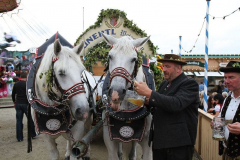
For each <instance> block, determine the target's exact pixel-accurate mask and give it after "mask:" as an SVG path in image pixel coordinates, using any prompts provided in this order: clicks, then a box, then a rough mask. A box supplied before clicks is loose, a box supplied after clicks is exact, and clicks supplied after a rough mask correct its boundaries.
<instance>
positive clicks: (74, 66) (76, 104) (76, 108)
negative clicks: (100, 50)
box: [35, 40, 89, 120]
mask: <svg viewBox="0 0 240 160" xmlns="http://www.w3.org/2000/svg"><path fill="white" fill-rule="evenodd" d="M83 46H84V43H83V42H82V43H81V44H80V45H78V46H76V47H75V48H73V49H70V48H68V47H65V46H62V45H61V44H60V41H59V40H56V41H55V42H54V43H53V44H51V45H50V46H49V47H48V48H47V50H46V52H45V54H44V57H43V59H42V61H41V64H40V66H39V69H38V72H37V75H36V81H35V88H36V90H37V96H38V97H40V99H41V100H42V101H43V102H45V103H47V104H49V105H53V104H55V103H56V102H55V101H53V99H52V98H51V97H50V96H49V95H51V94H52V95H54V96H55V97H58V98H59V99H61V100H62V101H65V102H66V104H67V105H69V108H70V112H71V113H72V116H73V117H74V118H75V119H76V120H84V119H86V118H87V117H88V111H89V104H88V100H87V97H86V91H85V88H84V84H83V82H82V77H81V75H82V72H83V71H84V70H85V67H84V65H83V64H82V62H81V59H80V52H81V51H82V50H83ZM49 71H50V74H49ZM44 72H45V74H44ZM60 103H62V102H60Z"/></svg>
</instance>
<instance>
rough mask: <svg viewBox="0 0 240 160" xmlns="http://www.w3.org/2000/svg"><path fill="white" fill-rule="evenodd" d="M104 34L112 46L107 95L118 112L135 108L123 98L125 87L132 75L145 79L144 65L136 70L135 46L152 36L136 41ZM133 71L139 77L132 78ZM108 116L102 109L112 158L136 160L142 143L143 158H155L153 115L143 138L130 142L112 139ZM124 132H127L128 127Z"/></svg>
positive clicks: (147, 122)
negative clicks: (151, 140)
mask: <svg viewBox="0 0 240 160" xmlns="http://www.w3.org/2000/svg"><path fill="white" fill-rule="evenodd" d="M103 37H104V39H105V40H106V42H107V43H108V44H110V45H112V48H111V50H110V51H109V54H108V56H109V57H108V58H109V70H108V71H109V73H110V85H109V90H108V98H110V101H111V102H110V104H111V107H112V109H113V110H115V111H117V112H118V111H122V110H123V111H124V110H135V109H136V106H130V105H129V103H127V102H126V100H124V96H125V93H126V90H127V89H128V88H130V87H131V81H132V80H133V78H135V79H136V80H137V81H138V82H141V81H142V82H146V79H145V75H144V73H143V70H142V65H141V66H140V67H139V68H138V71H137V72H136V69H135V67H136V66H135V64H136V62H137V61H138V57H137V52H136V48H138V47H141V46H143V45H144V44H145V43H146V42H147V41H148V40H149V38H150V36H149V37H145V38H139V39H136V40H133V39H132V38H131V37H129V36H124V37H122V38H114V37H112V36H110V35H106V34H103ZM134 72H136V73H137V74H136V77H133V76H134V74H135V73H134ZM133 107H135V108H133ZM123 114H124V113H123ZM106 116H107V115H106V112H103V115H102V119H103V120H105V122H104V125H103V137H104V142H105V145H106V146H107V150H108V155H109V157H108V159H109V160H117V159H120V160H122V159H130V160H136V145H137V143H139V144H140V145H141V148H142V154H143V157H142V158H143V160H151V159H152V151H151V147H149V146H148V136H149V130H150V123H151V114H149V115H148V116H147V117H146V121H145V122H146V127H145V131H144V133H143V138H142V141H134V140H132V141H131V142H128V143H123V142H121V141H119V140H116V139H114V140H113V139H112V140H111V138H110V136H109V135H110V133H109V125H112V124H108V122H107V119H105V117H106ZM125 131H126V132H127V130H125ZM119 132H120V130H119ZM123 132H124V131H123ZM122 153H123V154H122Z"/></svg>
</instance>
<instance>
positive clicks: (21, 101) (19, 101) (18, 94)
mask: <svg viewBox="0 0 240 160" xmlns="http://www.w3.org/2000/svg"><path fill="white" fill-rule="evenodd" d="M20 77H21V80H20V81H18V82H16V83H15V84H14V86H13V90H12V100H13V102H14V104H15V110H16V120H17V122H16V134H17V140H18V142H21V141H23V122H22V121H23V114H24V113H25V115H26V116H27V114H28V113H27V107H28V100H27V95H26V92H27V91H26V80H27V73H26V72H22V73H21V76H20ZM29 114H31V113H29ZM31 124H32V126H31V129H32V130H31V136H32V138H34V137H36V132H35V127H34V124H33V120H32V118H31Z"/></svg>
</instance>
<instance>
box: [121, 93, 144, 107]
mask: <svg viewBox="0 0 240 160" xmlns="http://www.w3.org/2000/svg"><path fill="white" fill-rule="evenodd" d="M124 98H125V99H126V100H127V101H128V102H130V103H132V104H134V105H136V106H138V107H142V106H143V104H144V102H145V96H141V95H139V94H137V92H135V91H132V90H127V92H126V95H125V97H124Z"/></svg>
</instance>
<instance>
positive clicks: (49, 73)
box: [39, 68, 53, 90]
mask: <svg viewBox="0 0 240 160" xmlns="http://www.w3.org/2000/svg"><path fill="white" fill-rule="evenodd" d="M52 71H53V69H52V68H50V69H49V70H47V71H46V72H45V73H44V74H45V76H46V83H47V88H48V90H51V87H52V86H53V76H52ZM42 77H43V73H41V74H40V75H39V78H40V79H42Z"/></svg>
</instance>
